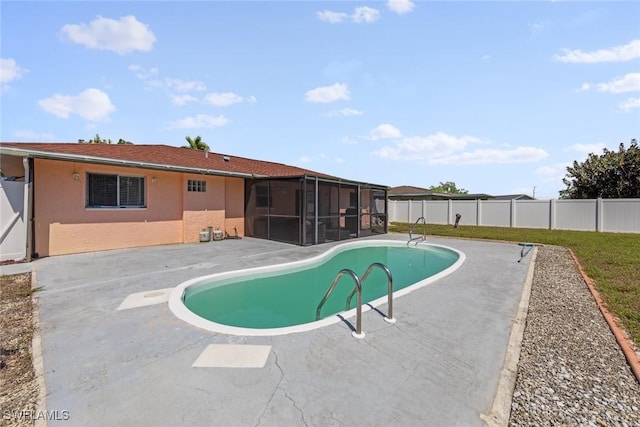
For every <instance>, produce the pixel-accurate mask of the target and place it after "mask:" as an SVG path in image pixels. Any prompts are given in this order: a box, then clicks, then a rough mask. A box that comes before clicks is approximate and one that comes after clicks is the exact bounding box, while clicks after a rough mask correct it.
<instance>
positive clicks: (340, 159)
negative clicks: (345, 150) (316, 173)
mask: <svg viewBox="0 0 640 427" xmlns="http://www.w3.org/2000/svg"><path fill="white" fill-rule="evenodd" d="M336 163H340V164H342V163H344V159H343V158H342V157H336Z"/></svg>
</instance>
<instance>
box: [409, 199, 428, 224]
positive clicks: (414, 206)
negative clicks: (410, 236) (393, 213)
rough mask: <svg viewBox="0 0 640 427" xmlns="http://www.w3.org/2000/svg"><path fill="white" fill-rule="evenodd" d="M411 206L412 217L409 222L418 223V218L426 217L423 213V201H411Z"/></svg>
mask: <svg viewBox="0 0 640 427" xmlns="http://www.w3.org/2000/svg"><path fill="white" fill-rule="evenodd" d="M409 203H410V204H411V217H410V221H409V222H412V223H413V222H416V221H417V220H418V218H420V217H421V216H424V215H423V213H422V204H423V202H422V200H411V201H409Z"/></svg>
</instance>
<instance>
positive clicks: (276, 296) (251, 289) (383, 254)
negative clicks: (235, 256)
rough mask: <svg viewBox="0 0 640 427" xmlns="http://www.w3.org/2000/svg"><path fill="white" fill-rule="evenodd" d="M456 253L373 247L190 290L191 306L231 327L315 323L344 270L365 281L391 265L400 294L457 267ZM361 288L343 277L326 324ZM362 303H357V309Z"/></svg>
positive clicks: (367, 285)
mask: <svg viewBox="0 0 640 427" xmlns="http://www.w3.org/2000/svg"><path fill="white" fill-rule="evenodd" d="M458 258H459V255H458V253H456V252H454V251H453V250H450V249H446V248H443V247H437V246H419V247H404V246H400V247H399V246H395V247H394V246H372V247H358V248H353V249H346V250H344V251H341V252H338V253H336V254H334V255H333V256H332V257H331V258H329V259H326V260H324V261H322V262H321V263H320V264H317V265H312V266H309V265H306V266H302V267H296V266H294V267H290V268H286V269H282V270H279V271H272V272H269V273H259V274H245V275H242V274H239V275H238V277H231V278H225V279H222V280H216V281H211V282H204V283H200V284H197V285H193V286H189V287H188V288H186V289H185V292H184V294H183V302H184V304H185V306H186V307H187V308H188V309H189V310H190V311H192V312H193V313H195V314H196V315H198V316H200V317H202V318H204V319H207V320H210V321H212V322H216V323H220V324H223V325H228V326H235V327H243V328H261V329H268V328H281V327H287V326H293V325H300V324H304V323H309V322H313V321H315V320H316V308H317V307H318V303H319V302H320V301H321V300H322V297H323V296H324V294H325V292H326V291H327V289H328V287H329V286H330V285H331V283H332V282H333V279H334V278H335V277H336V274H337V273H338V272H339V271H340V270H342V269H343V268H348V269H351V270H353V271H354V272H355V273H356V274H357V275H358V276H359V277H360V278H362V276H363V274H364V272H365V270H366V269H367V268H368V266H369V265H371V264H372V263H374V262H380V263H382V264H384V265H386V266H387V267H388V268H389V270H390V271H391V273H392V275H393V285H394V292H395V291H397V290H400V289H403V288H405V287H407V286H410V285H412V284H414V283H416V282H419V281H421V280H424V279H426V278H428V277H430V276H432V275H434V274H436V273H439V272H440V271H442V270H444V269H446V268H448V267H450V266H451V265H453V264H454V263H455V262H456V261H457V260H458ZM354 286H355V282H354V281H353V279H352V278H351V277H349V276H348V275H345V276H343V277H342V278H341V279H340V281H339V282H338V284H337V285H336V288H335V290H334V292H333V293H332V294H331V297H330V298H329V299H328V300H327V302H326V303H325V304H324V306H323V308H322V316H321V318H324V317H327V316H330V315H333V314H336V313H340V312H343V311H344V310H345V302H346V298H347V296H348V295H349V293H350V292H351V290H352V289H353V288H354ZM362 291H363V292H362V301H363V304H365V303H366V302H369V301H373V300H375V299H377V298H380V297H383V296H385V295H386V294H387V276H386V274H385V273H384V271H382V269H379V268H375V269H373V270H372V272H371V273H370V274H369V277H368V278H367V279H366V281H365V282H364V283H363V285H362ZM355 304H356V298H355V297H354V298H352V301H351V308H353V307H355Z"/></svg>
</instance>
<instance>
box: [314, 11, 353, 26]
mask: <svg viewBox="0 0 640 427" xmlns="http://www.w3.org/2000/svg"><path fill="white" fill-rule="evenodd" d="M316 16H317V17H318V18H319V19H320V20H321V21H324V22H330V23H332V24H337V23H340V22H344V21H347V20H350V19H351V17H350V16H349V14H348V13H343V12H332V11H330V10H323V11H321V12H316Z"/></svg>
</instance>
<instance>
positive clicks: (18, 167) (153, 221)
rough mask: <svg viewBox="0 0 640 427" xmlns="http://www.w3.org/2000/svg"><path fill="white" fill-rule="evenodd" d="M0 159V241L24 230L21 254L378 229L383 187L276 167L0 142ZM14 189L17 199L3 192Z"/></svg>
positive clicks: (295, 239)
mask: <svg viewBox="0 0 640 427" xmlns="http://www.w3.org/2000/svg"><path fill="white" fill-rule="evenodd" d="M0 159H1V160H0V168H1V169H2V173H3V175H5V176H6V177H11V178H9V179H6V178H5V180H3V181H0V187H1V188H2V191H0V193H2V194H0V196H1V197H2V198H1V199H0V200H1V201H2V204H3V206H2V209H3V211H2V212H3V218H2V223H1V224H0V226H1V227H2V230H3V231H2V233H3V234H2V244H3V245H4V244H5V240H6V239H7V235H8V234H10V233H9V231H8V230H9V229H11V228H16V227H17V229H19V230H20V229H22V228H24V234H25V237H24V240H25V241H26V244H25V245H26V246H25V248H24V252H23V253H24V256H26V257H30V256H31V255H32V254H34V255H35V254H37V255H38V256H52V255H62V254H71V253H80V252H91V251H99V250H107V249H118V248H129V247H137V246H150V245H162V244H175V243H191V242H198V241H200V240H201V236H202V233H201V232H202V231H203V230H205V231H207V232H208V230H210V229H213V230H215V229H219V230H220V231H222V232H223V233H226V234H227V235H229V236H236V235H237V236H239V237H242V236H251V237H258V238H264V239H270V240H278V241H282V242H289V243H293V244H298V245H314V244H319V243H324V242H329V241H338V240H345V239H350V238H354V237H360V236H366V235H370V234H374V233H386V231H387V203H386V200H387V189H388V188H387V187H386V186H382V185H376V184H370V183H363V182H356V181H350V180H345V179H342V178H338V177H334V176H330V175H326V174H322V173H318V172H314V171H311V170H307V169H303V168H299V167H295V166H289V165H285V164H281V163H274V162H268V161H261V160H254V159H248V158H243V157H236V156H232V155H224V154H219V153H212V152H205V151H198V150H192V149H187V148H179V147H172V146H167V145H126V144H80V143H68V144H67V143H0ZM10 180H11V181H10ZM16 185H19V186H20V188H19V189H18V190H17V192H18V193H20V191H22V193H23V195H22V197H23V198H22V199H21V200H22V201H20V200H18V199H16V197H15V196H9V195H8V191H9V190H8V189H9V187H14V186H16ZM11 191H13V190H11ZM5 212H8V214H5ZM5 216H6V217H7V218H9V217H10V218H9V219H7V224H5ZM9 220H10V221H13V222H12V223H11V224H9V223H8V222H9ZM21 224H22V225H21ZM216 234H218V233H216ZM19 240H20V238H19V239H18V241H19ZM5 252H6V251H5V250H4V249H3V247H2V246H0V254H3V253H5Z"/></svg>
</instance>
